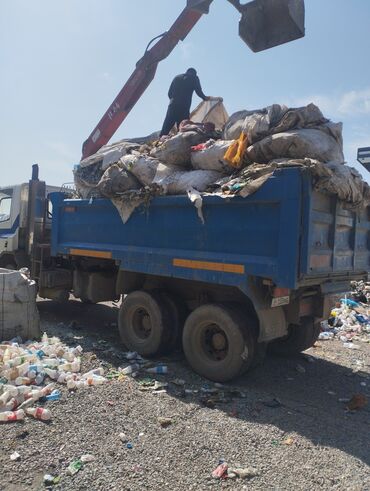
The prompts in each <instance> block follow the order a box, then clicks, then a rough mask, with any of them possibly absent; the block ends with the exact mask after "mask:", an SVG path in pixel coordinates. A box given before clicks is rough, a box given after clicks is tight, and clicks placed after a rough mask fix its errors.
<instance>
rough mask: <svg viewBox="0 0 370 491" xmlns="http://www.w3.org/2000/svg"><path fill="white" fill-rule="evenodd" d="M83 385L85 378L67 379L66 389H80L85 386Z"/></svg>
mask: <svg viewBox="0 0 370 491" xmlns="http://www.w3.org/2000/svg"><path fill="white" fill-rule="evenodd" d="M85 385H86V383H85V380H68V382H67V389H68V390H74V389H81V388H82V387H85Z"/></svg>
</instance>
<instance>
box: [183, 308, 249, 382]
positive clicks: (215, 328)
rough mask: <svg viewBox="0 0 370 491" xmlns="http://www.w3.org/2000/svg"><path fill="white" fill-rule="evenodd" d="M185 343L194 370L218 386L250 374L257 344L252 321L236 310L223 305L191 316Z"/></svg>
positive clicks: (197, 310) (187, 324)
mask: <svg viewBox="0 0 370 491" xmlns="http://www.w3.org/2000/svg"><path fill="white" fill-rule="evenodd" d="M182 343H183V348H184V352H185V356H186V358H187V360H188V363H189V365H190V366H191V367H192V368H193V370H194V371H195V372H197V373H199V375H203V376H204V377H206V378H208V379H210V380H213V381H215V382H227V381H229V380H231V379H233V378H235V377H237V376H238V375H241V374H243V373H244V372H246V371H247V370H248V368H249V367H250V366H251V364H252V361H253V358H254V352H255V344H256V342H255V336H254V334H253V332H252V330H251V329H249V328H248V319H247V318H246V317H245V316H243V315H242V314H241V312H240V311H239V310H238V309H235V307H230V306H226V305H220V304H207V305H202V306H201V307H198V308H197V309H196V310H194V311H193V312H192V313H191V314H190V316H189V317H188V319H187V320H186V322H185V327H184V332H183V337H182Z"/></svg>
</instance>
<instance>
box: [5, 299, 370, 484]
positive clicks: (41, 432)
mask: <svg viewBox="0 0 370 491" xmlns="http://www.w3.org/2000/svg"><path fill="white" fill-rule="evenodd" d="M39 308H40V312H41V317H42V327H43V329H44V330H45V331H46V332H47V333H48V334H52V335H58V336H60V337H61V338H62V339H63V340H64V341H65V342H66V343H67V344H69V345H71V346H74V345H77V344H81V345H82V346H83V348H84V355H83V368H84V369H90V368H93V367H97V366H100V365H103V366H104V367H105V368H111V367H113V368H114V367H118V366H122V365H123V366H125V365H124V363H123V361H122V358H121V356H120V343H119V337H118V331H117V326H116V324H115V322H116V315H117V309H116V308H115V307H114V306H113V307H112V306H111V305H97V306H86V305H83V304H81V303H80V302H70V303H69V305H68V309H66V308H65V307H62V306H60V305H57V304H55V303H53V302H50V301H42V302H39ZM71 321H76V322H75V323H73V324H75V325H71V324H70V323H71ZM359 344H360V350H349V349H346V348H343V346H342V343H341V342H339V341H321V342H318V343H317V347H315V348H311V349H310V350H308V351H307V352H306V354H309V355H310V356H303V355H302V356H299V357H296V358H291V359H283V358H276V357H268V358H266V360H265V363H264V364H263V365H262V366H259V367H257V368H255V369H254V370H253V371H251V372H250V373H249V374H248V375H247V376H245V377H243V378H241V379H238V380H236V381H235V382H234V383H233V384H230V385H229V386H228V387H229V388H230V389H231V388H232V389H235V392H236V393H235V394H233V397H226V399H225V400H223V398H222V397H220V395H218V397H214V398H212V399H211V400H210V401H204V400H203V399H202V398H201V396H200V394H199V393H198V394H194V395H190V396H189V395H187V396H185V397H184V395H183V390H182V389H181V387H179V386H176V385H175V384H173V383H171V380H174V379H175V378H182V379H184V380H185V381H186V388H189V389H194V390H197V389H198V390H199V389H200V388H201V387H203V386H205V385H206V384H208V386H209V387H213V384H211V383H209V382H207V381H206V380H205V379H202V378H201V377H198V376H197V375H195V374H194V373H192V372H191V370H190V369H189V368H188V367H187V365H186V362H185V360H184V359H183V356H182V354H175V355H173V356H171V357H170V358H162V359H161V361H163V362H165V363H166V364H167V365H168V367H169V373H168V374H167V375H162V376H156V377H155V378H156V380H159V381H162V382H169V387H168V391H167V393H165V394H163V393H162V394H161V393H159V394H156V393H154V392H153V391H152V390H147V391H143V390H141V389H142V388H143V387H142V386H141V385H140V384H139V383H138V380H134V379H131V378H129V377H126V378H124V380H122V381H117V380H115V381H113V382H111V383H109V384H107V385H104V386H99V387H92V388H86V389H81V390H79V391H77V392H76V393H68V391H67V390H66V389H65V388H64V387H63V388H62V393H63V397H62V399H61V400H60V401H59V402H50V403H47V407H48V408H49V409H50V410H51V411H52V415H53V419H52V421H51V422H50V423H49V424H47V423H42V422H40V421H36V420H31V419H30V418H27V419H26V420H25V421H24V422H19V423H14V424H7V425H2V426H0V432H1V440H0V441H1V446H0V469H1V472H0V490H1V491H2V490H6V491H21V490H29V489H31V490H38V489H45V486H44V484H43V475H44V474H46V473H48V474H52V475H54V476H60V482H59V484H58V485H55V486H53V489H55V490H66V491H74V490H85V489H89V490H90V491H95V490H96V491H98V490H102V491H103V490H104V491H106V490H143V489H150V490H164V489H169V490H186V491H188V490H197V491H198V490H217V489H232V490H292V489H294V490H308V489H310V490H311V489H324V490H325V489H334V490H342V489H343V490H346V491H348V490H351V491H355V490H368V489H370V472H369V470H370V468H369V464H370V446H369V430H370V418H369V413H370V407H369V406H367V407H366V408H364V409H361V410H358V411H353V412H349V411H347V410H346V407H345V406H346V405H345V403H344V402H340V399H342V398H351V397H352V396H353V395H354V394H357V393H362V394H364V395H365V396H367V397H368V398H370V373H369V372H370V370H369V369H370V357H369V352H370V345H369V344H364V343H359ZM238 391H239V393H238ZM243 395H244V396H245V397H241V396H243ZM274 399H277V400H278V402H277V403H276V401H274ZM279 403H280V404H279ZM207 406H214V407H207ZM271 406H272V407H271ZM158 417H166V418H170V419H171V421H172V424H170V425H169V426H168V427H166V428H163V427H161V425H160V423H159V422H158ZM120 433H124V434H125V435H126V437H127V439H128V440H129V441H130V442H131V443H132V448H131V449H129V448H127V445H126V443H123V442H122V441H121V440H120V438H119V434H120ZM14 451H17V452H18V453H19V454H20V455H21V458H20V460H19V461H16V462H13V461H11V460H10V454H11V453H12V452H14ZM83 454H92V455H93V456H94V457H95V460H94V461H93V462H90V463H87V464H85V466H84V467H83V469H82V470H81V471H79V472H78V473H77V474H75V475H74V476H68V475H67V472H66V469H67V467H68V465H69V464H70V463H71V462H72V461H74V460H76V459H78V458H79V457H81V455H83ZM221 459H224V460H225V461H226V462H228V464H229V466H230V467H236V466H239V467H243V468H249V469H251V471H253V472H251V475H254V477H249V478H246V479H241V478H236V479H227V480H223V481H216V480H214V479H212V477H211V473H212V471H213V470H214V469H215V468H216V467H217V465H218V463H219V461H220V460H221Z"/></svg>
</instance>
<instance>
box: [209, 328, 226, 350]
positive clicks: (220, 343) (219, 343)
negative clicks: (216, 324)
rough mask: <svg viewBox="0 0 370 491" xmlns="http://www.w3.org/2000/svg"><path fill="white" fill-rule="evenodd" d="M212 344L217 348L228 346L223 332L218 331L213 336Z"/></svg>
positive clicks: (221, 348)
mask: <svg viewBox="0 0 370 491" xmlns="http://www.w3.org/2000/svg"><path fill="white" fill-rule="evenodd" d="M212 346H213V348H214V349H215V350H223V349H225V347H226V338H225V335H224V334H223V333H221V332H217V333H215V334H213V336H212Z"/></svg>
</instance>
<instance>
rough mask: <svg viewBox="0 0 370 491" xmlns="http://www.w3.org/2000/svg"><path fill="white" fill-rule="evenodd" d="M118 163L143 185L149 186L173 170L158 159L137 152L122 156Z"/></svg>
mask: <svg viewBox="0 0 370 491" xmlns="http://www.w3.org/2000/svg"><path fill="white" fill-rule="evenodd" d="M119 165H121V166H122V167H123V168H125V169H127V170H128V171H129V172H131V173H132V174H133V175H134V176H135V177H136V178H137V179H138V180H139V181H140V182H141V184H142V185H143V186H149V185H150V184H152V183H153V182H155V181H158V180H160V179H163V178H164V177H166V176H168V175H170V174H172V173H173V172H174V169H173V168H171V167H168V166H166V165H164V164H162V163H161V162H160V161H159V160H158V159H155V158H152V157H149V156H148V155H144V154H137V153H135V154H133V155H126V156H125V157H122V159H121V160H120V162H119Z"/></svg>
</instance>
